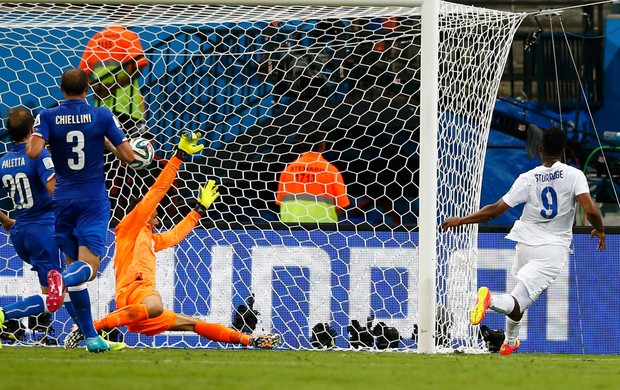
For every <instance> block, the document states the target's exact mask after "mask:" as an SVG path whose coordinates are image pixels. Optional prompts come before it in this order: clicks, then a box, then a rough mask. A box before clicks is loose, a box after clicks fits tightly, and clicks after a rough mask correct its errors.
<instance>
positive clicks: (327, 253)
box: [0, 2, 524, 350]
mask: <svg viewBox="0 0 620 390" xmlns="http://www.w3.org/2000/svg"><path fill="white" fill-rule="evenodd" d="M377 3H379V2H377ZM523 16H524V15H522V14H513V13H507V12H499V11H493V10H486V9H481V8H474V7H469V6H463V5H457V4H451V3H446V2H441V3H440V16H439V42H440V43H439V53H440V54H439V80H438V95H439V100H438V112H437V116H438V118H439V129H438V134H437V137H438V145H437V146H438V161H437V167H438V168H437V172H438V181H437V210H436V216H437V220H438V221H441V220H443V219H444V218H446V217H447V216H452V215H457V214H459V215H461V214H464V213H467V212H470V211H472V210H474V209H475V208H477V207H478V205H479V200H480V190H481V180H482V177H481V176H482V167H483V162H484V155H485V148H486V140H487V136H488V131H489V125H490V119H491V114H492V110H493V107H494V102H495V97H496V94H497V90H498V87H499V82H500V79H501V75H502V72H503V69H504V64H505V62H506V60H507V56H508V50H509V47H510V45H511V44H512V37H513V34H514V32H515V30H516V28H517V27H518V25H519V24H520V22H521V20H522V18H523ZM421 23H422V18H421V12H420V7H385V8H384V7H357V6H356V7H354V6H342V7H336V6H247V5H246V6H243V5H239V6H235V5H203V4H197V3H193V4H191V5H183V4H177V5H153V4H150V5H147V4H141V5H130V6H129V5H102V4H79V5H78V4H45V3H29V4H19V3H2V4H0V113H1V114H3V115H4V114H5V113H6V112H7V110H8V109H9V108H10V107H14V106H26V107H28V108H30V109H31V110H32V111H33V113H34V114H35V115H36V114H37V113H38V112H40V111H41V110H42V109H45V108H48V107H52V106H54V105H56V104H58V101H59V100H60V99H62V93H61V91H60V88H59V87H58V84H59V79H60V75H61V74H62V72H63V71H65V70H67V69H69V68H72V67H78V65H79V64H80V61H81V58H82V56H83V53H84V49H85V47H86V46H87V44H88V42H89V39H90V38H92V37H93V36H94V35H95V34H96V33H97V32H99V31H100V30H102V29H103V28H105V27H108V26H111V25H116V26H123V27H124V28H126V29H127V30H128V31H130V32H132V33H135V34H137V36H138V37H139V40H140V43H141V46H142V48H141V49H142V53H141V54H136V53H134V50H133V49H125V51H120V52H119V53H121V54H122V55H119V56H117V57H118V58H120V59H118V58H117V60H118V64H117V68H116V69H117V70H118V69H121V71H124V72H127V73H130V70H127V69H128V67H127V66H126V65H127V64H128V63H129V62H132V61H133V62H132V63H135V62H137V63H139V66H137V67H136V66H134V67H135V68H137V72H138V73H137V78H136V84H135V85H134V86H136V85H137V87H136V88H137V89H138V90H139V91H140V93H141V95H142V96H143V106H142V107H143V111H140V110H138V111H140V112H141V113H142V112H143V113H142V114H141V115H143V119H144V124H145V127H140V126H133V125H128V126H127V128H126V130H127V132H128V134H129V135H130V136H131V137H135V136H137V135H138V134H141V135H142V136H145V137H147V138H150V139H152V140H153V145H154V146H155V150H156V154H157V160H156V161H154V163H153V164H152V165H151V166H150V167H148V168H146V169H143V170H139V171H134V170H132V169H128V168H126V167H124V166H121V165H120V164H119V163H118V161H114V162H111V163H109V164H108V166H107V169H108V171H107V178H108V184H109V191H110V196H111V199H112V203H113V212H112V214H113V215H112V219H111V227H113V226H115V224H116V223H117V222H118V219H119V218H122V216H123V215H124V213H125V210H126V207H127V206H128V204H129V201H130V198H131V197H133V196H137V195H139V194H141V193H144V192H145V191H146V188H147V187H148V186H149V185H150V184H152V183H153V181H154V177H155V176H156V175H157V174H158V173H159V172H160V171H161V167H162V166H163V164H165V161H166V159H167V158H169V157H170V156H171V155H172V153H173V152H174V150H175V147H176V145H177V143H178V140H179V135H180V134H181V132H182V131H184V130H192V131H199V132H201V133H202V134H203V135H204V137H203V138H204V141H203V142H204V144H205V148H204V150H203V152H202V153H200V154H199V155H197V156H192V158H191V160H190V161H188V162H186V163H185V164H184V165H183V166H182V168H181V171H180V173H179V175H178V177H177V180H176V181H175V183H174V185H173V187H172V188H171V190H170V191H169V192H168V194H167V196H166V198H165V199H164V200H163V201H162V204H161V209H160V212H159V215H160V217H161V220H162V223H163V226H162V228H163V229H169V228H170V227H171V226H173V225H174V224H175V223H176V222H178V221H179V220H180V219H181V218H182V217H183V216H184V215H185V214H186V213H187V212H188V211H189V210H190V209H191V205H190V204H189V202H188V200H191V198H193V197H195V194H196V191H197V189H198V186H199V185H203V184H204V183H206V181H207V180H208V179H214V180H216V182H217V183H218V184H219V187H220V192H221V197H220V198H219V199H218V200H217V201H216V202H215V204H214V206H213V207H212V209H210V210H209V211H208V213H207V217H206V218H203V220H202V221H201V222H202V225H201V226H199V227H198V228H196V229H195V230H194V231H193V232H192V233H190V235H189V236H188V237H187V238H186V239H185V240H184V241H183V242H182V243H181V244H180V245H178V246H176V247H174V248H171V249H168V250H165V251H163V252H160V253H159V254H158V270H157V271H158V275H157V278H158V286H157V287H158V290H159V292H160V293H161V295H162V298H163V301H164V305H165V306H166V307H167V308H169V309H172V310H174V311H176V312H179V313H183V314H186V315H190V316H196V317H201V318H203V319H204V320H206V321H210V322H218V323H222V324H225V325H230V326H235V327H237V328H241V329H242V330H243V331H248V332H250V331H252V330H254V332H256V333H260V332H277V333H280V334H281V335H282V337H283V340H284V348H290V349H308V348H313V343H312V341H313V333H314V339H317V340H316V341H317V342H318V343H319V344H321V343H324V340H323V339H322V336H324V332H313V328H315V326H316V325H319V326H318V327H317V328H315V330H316V329H319V328H321V329H324V328H325V326H324V325H321V324H328V325H329V327H328V328H331V329H333V340H334V345H335V346H336V347H339V348H352V347H355V346H359V344H357V343H356V341H358V337H359V333H360V332H361V333H362V337H363V336H365V335H367V334H366V333H364V329H361V328H357V329H356V328H355V327H351V325H352V323H354V322H359V324H360V327H362V328H366V327H368V326H370V328H371V329H369V333H370V334H371V336H373V335H374V336H376V337H371V340H372V344H373V345H374V346H373V347H372V348H384V347H385V344H384V343H383V342H384V341H385V340H384V339H387V341H389V343H388V346H389V347H391V348H396V349H399V350H415V349H416V348H417V346H418V343H417V336H416V329H417V324H418V287H419V278H418V263H419V261H418V247H419V235H418V226H419V225H420V224H422V223H423V221H420V220H419V219H418V216H419V193H420V191H421V190H422V189H421V188H420V184H419V183H420V175H419V172H420V133H421V132H424V131H432V129H423V128H420V103H421V101H422V100H424V99H426V98H428V96H423V95H421V93H420V80H421V75H422V74H423V73H424V72H425V69H424V66H423V65H421V64H422V63H423V62H422V61H421V47H422V43H423V41H424V39H425V37H424V35H423V33H422V28H421ZM136 56H138V57H136ZM132 58H133V60H132ZM143 65H144V66H143ZM99 77H101V78H105V77H109V73H108V74H104V75H101V74H99ZM134 92H135V91H134ZM88 100H89V102H91V104H93V105H94V104H95V95H94V93H89V95H88ZM138 103H139V102H138ZM115 104H118V105H123V104H125V105H124V106H123V108H121V109H120V110H121V111H122V112H121V113H120V114H122V113H125V114H126V115H131V114H130V113H133V112H135V111H136V110H135V107H134V108H131V109H130V108H127V107H128V106H127V105H131V104H136V101H133V100H131V101H127V102H125V103H122V102H118V101H117V102H116V103H115ZM112 108H113V109H115V110H117V109H118V107H112ZM123 110H124V111H123ZM131 110H133V111H131ZM117 114H119V112H118V111H117ZM120 114H119V115H120ZM128 123H130V122H128ZM317 141H326V146H327V150H326V151H325V152H323V153H322V156H323V157H324V158H325V159H326V160H328V161H329V162H331V163H332V164H333V165H334V166H335V167H336V168H337V169H338V170H339V171H340V173H341V175H342V179H343V181H344V183H345V187H346V198H347V199H349V202H350V205H348V206H347V207H345V208H344V213H343V215H341V216H340V217H339V221H338V223H301V224H300V223H283V222H281V220H280V207H279V206H278V204H277V203H276V194H277V192H278V180H279V179H280V172H281V171H282V170H283V169H284V168H285V166H286V165H287V164H288V163H290V162H292V161H293V160H295V159H296V158H297V157H298V156H299V155H300V154H302V153H304V152H306V151H307V149H305V148H307V147H308V143H316V142H317ZM3 145H4V147H5V148H6V149H8V148H10V143H9V141H8V138H7V137H5V138H3ZM309 192H311V191H309ZM316 195H317V194H316V193H309V194H308V199H309V198H313V197H315V196H316ZM296 199H297V200H299V199H302V197H299V198H296ZM304 199H306V198H304ZM304 201H306V200H304ZM300 202H301V201H300ZM301 203H302V204H303V202H301ZM11 208H12V206H11V204H10V203H8V204H7V203H6V202H5V203H3V204H2V209H4V210H11ZM108 237H109V249H108V253H107V255H106V256H105V257H104V259H103V260H102V265H101V269H100V275H99V276H98V278H97V279H96V280H95V281H94V282H91V283H90V284H89V286H90V287H89V290H90V294H91V300H92V302H93V314H94V316H95V317H99V316H103V315H105V314H106V313H107V312H109V311H110V310H111V308H112V307H113V299H114V278H113V275H114V273H113V263H112V256H113V253H114V246H113V236H112V229H111V230H110V233H109V235H108ZM2 242H4V243H5V244H4V245H2V246H0V254H1V257H0V305H4V304H6V303H9V302H12V301H14V300H15V299H17V298H19V297H24V296H27V295H30V294H32V293H36V292H38V283H37V280H36V278H35V276H34V275H33V273H32V272H31V271H30V270H29V267H28V266H27V265H26V266H24V264H23V263H22V262H21V260H20V259H19V258H18V257H17V256H16V255H15V252H14V251H13V249H12V247H11V244H10V241H9V239H8V236H7V238H6V239H5V238H3V239H2ZM476 249H477V230H476V228H475V227H469V228H466V229H461V230H459V231H458V232H457V233H451V234H445V233H441V232H439V233H438V235H437V240H436V254H437V268H436V288H435V291H436V302H437V304H436V308H435V312H436V313H437V314H436V316H437V320H436V326H435V343H436V345H437V346H438V347H441V348H447V349H448V350H453V349H461V350H482V348H483V345H482V342H481V340H480V339H479V335H478V330H477V328H476V327H472V326H470V325H469V321H468V312H469V308H470V306H471V303H472V300H473V299H475V291H476V256H475V254H476ZM241 305H245V306H246V307H247V306H249V305H251V306H252V310H254V311H256V312H258V314H257V316H256V323H255V324H254V323H253V321H252V320H251V317H252V316H248V315H246V316H245V317H242V316H239V315H236V313H237V312H238V309H240V306H241ZM241 309H243V308H241ZM369 317H371V320H370V321H369V320H368V318H369ZM240 319H245V323H244V321H240ZM248 319H249V321H248ZM368 322H372V323H371V324H368ZM24 323H25V322H24ZM70 326H71V320H70V319H69V318H68V315H67V314H66V312H65V310H64V309H61V310H59V311H58V312H57V313H56V314H54V315H53V320H52V328H53V331H52V332H51V333H50V334H51V335H52V336H53V337H56V338H58V339H59V341H60V343H62V339H63V337H64V336H65V335H66V332H67V331H68V330H69V329H70ZM394 330H396V331H397V332H398V335H399V337H398V338H396V339H394V338H393V337H394ZM28 332H29V330H27V331H26V336H25V337H26V338H27V337H28V334H29V333H28ZM382 335H383V336H384V337H383V338H382ZM125 339H126V341H127V342H128V343H129V344H130V345H138V346H144V345H149V346H174V347H191V348H194V347H214V348H215V347H226V346H225V345H219V344H217V345H216V343H213V342H210V341H208V340H205V339H201V338H199V337H198V336H196V335H195V334H193V333H173V332H167V333H164V334H161V335H158V336H154V337H146V336H140V335H135V334H129V333H128V334H126V335H125ZM328 339H329V338H328ZM365 340H368V339H365ZM327 344H329V341H327ZM315 345H317V344H316V343H315Z"/></svg>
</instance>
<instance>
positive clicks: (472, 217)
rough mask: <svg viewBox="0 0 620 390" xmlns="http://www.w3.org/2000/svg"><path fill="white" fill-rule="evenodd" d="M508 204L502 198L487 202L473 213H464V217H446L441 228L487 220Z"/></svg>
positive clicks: (497, 215)
mask: <svg viewBox="0 0 620 390" xmlns="http://www.w3.org/2000/svg"><path fill="white" fill-rule="evenodd" d="M509 208H510V206H508V205H507V204H506V202H504V201H503V200H502V199H500V200H498V201H497V202H495V203H493V204H488V205H486V206H484V207H483V208H481V209H480V210H478V211H476V212H475V213H472V214H469V215H466V216H464V217H452V218H448V219H446V220H445V221H444V222H443V223H442V224H441V228H442V229H444V230H445V229H449V228H453V227H458V226H461V225H468V224H471V223H480V222H488V221H490V220H492V219H495V218H497V217H499V216H500V215H502V214H503V213H504V212H505V211H506V210H508V209H509Z"/></svg>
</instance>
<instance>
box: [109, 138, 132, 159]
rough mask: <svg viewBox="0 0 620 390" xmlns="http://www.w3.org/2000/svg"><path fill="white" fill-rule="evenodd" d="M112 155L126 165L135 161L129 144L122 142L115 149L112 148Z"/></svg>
mask: <svg viewBox="0 0 620 390" xmlns="http://www.w3.org/2000/svg"><path fill="white" fill-rule="evenodd" d="M110 145H111V144H110ZM112 153H114V155H115V156H116V157H117V158H118V159H120V160H121V161H123V162H126V163H131V162H133V161H134V159H135V155H134V153H133V149H131V146H130V145H129V142H123V143H122V144H120V145H118V146H117V147H115V148H114V150H113V151H112Z"/></svg>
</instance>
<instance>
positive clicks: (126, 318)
mask: <svg viewBox="0 0 620 390" xmlns="http://www.w3.org/2000/svg"><path fill="white" fill-rule="evenodd" d="M199 138H200V134H198V133H185V134H183V135H182V136H181V140H180V141H179V145H178V148H177V152H176V154H175V156H174V157H172V158H171V159H170V162H169V163H168V164H166V167H165V168H164V169H163V170H162V172H161V173H160V174H159V176H158V178H157V180H156V181H155V183H154V184H153V186H152V187H151V188H150V189H149V191H148V192H147V193H146V195H145V196H144V197H143V198H141V199H138V200H137V201H134V202H133V204H134V205H135V206H134V207H133V209H132V210H131V211H130V212H129V214H127V215H126V216H125V217H124V218H123V219H122V220H121V221H120V222H119V224H118V226H116V229H115V230H114V235H115V243H116V253H115V255H114V270H115V278H116V293H115V300H116V307H117V310H115V311H113V312H112V313H110V314H108V315H107V316H105V317H103V318H101V319H99V320H96V321H94V323H95V329H97V330H98V331H102V330H103V331H105V330H110V329H112V328H114V327H118V326H127V329H128V330H129V331H130V332H135V333H142V334H145V335H147V336H153V335H156V334H160V333H163V332H165V331H193V332H196V333H197V334H199V335H200V336H202V337H205V338H208V339H210V340H213V341H219V342H225V343H236V344H243V345H247V346H254V347H257V348H274V347H277V346H279V345H280V335H277V334H267V335H262V336H257V337H253V336H250V335H247V334H244V333H241V332H238V331H236V330H233V329H230V328H227V327H225V326H223V325H220V324H213V323H207V322H204V321H201V320H199V319H197V318H193V317H189V316H185V315H183V314H177V313H174V312H172V311H170V310H168V309H164V307H163V303H162V298H161V296H160V295H159V293H158V292H157V290H156V286H155V269H156V257H155V252H158V251H161V250H163V249H166V248H169V247H171V246H174V245H176V244H178V243H179V242H181V241H182V240H183V239H184V238H185V236H187V234H188V233H189V232H190V231H191V230H192V229H193V228H194V227H195V226H196V225H197V224H198V220H199V219H200V218H201V217H203V216H204V215H205V214H206V210H207V209H208V208H209V207H210V206H211V204H212V203H213V201H215V199H217V197H218V196H219V192H218V187H217V186H216V185H215V182H214V181H213V180H209V182H208V183H207V185H206V186H204V187H201V188H200V189H199V192H198V203H197V204H196V207H195V208H194V210H192V211H190V212H189V214H187V216H186V217H185V218H184V219H183V220H182V221H181V222H179V223H178V224H177V225H176V226H175V227H174V228H172V229H171V230H169V231H167V232H163V233H154V232H153V229H154V228H156V227H157V226H158V225H159V219H158V217H157V206H158V204H159V202H160V201H161V199H162V198H163V197H164V195H165V194H166V192H167V191H168V189H169V188H170V186H171V185H172V182H173V181H174V179H175V177H176V174H177V172H178V170H179V167H180V166H181V164H182V162H183V158H184V157H185V156H186V155H189V154H193V153H197V152H199V151H200V150H202V148H203V147H204V145H199V144H198V140H199ZM82 339H83V336H82V335H81V332H80V331H79V329H77V328H74V329H73V330H72V331H71V333H69V335H68V336H67V337H66V338H65V348H67V349H73V348H76V347H77V346H78V345H79V343H80V342H81V341H82Z"/></svg>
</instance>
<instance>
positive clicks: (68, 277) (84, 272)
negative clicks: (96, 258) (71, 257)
mask: <svg viewBox="0 0 620 390" xmlns="http://www.w3.org/2000/svg"><path fill="white" fill-rule="evenodd" d="M92 275H93V269H92V268H91V267H90V265H88V263H87V262H85V261H82V260H78V261H74V262H73V263H71V264H70V265H69V266H68V267H67V269H66V270H65V271H64V272H63V273H62V280H63V281H64V282H65V286H67V287H71V286H77V285H80V284H82V283H86V282H88V280H89V279H90V277H91V276H92ZM72 300H73V299H72Z"/></svg>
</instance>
